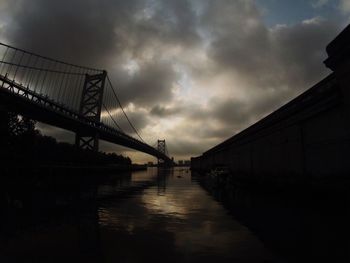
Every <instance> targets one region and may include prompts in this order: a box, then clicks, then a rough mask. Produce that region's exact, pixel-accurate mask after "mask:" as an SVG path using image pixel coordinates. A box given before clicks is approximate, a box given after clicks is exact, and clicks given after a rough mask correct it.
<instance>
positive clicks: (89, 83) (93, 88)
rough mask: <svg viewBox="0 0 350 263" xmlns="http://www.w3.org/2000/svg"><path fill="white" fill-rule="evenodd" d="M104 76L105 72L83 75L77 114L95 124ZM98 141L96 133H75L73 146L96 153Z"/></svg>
mask: <svg viewBox="0 0 350 263" xmlns="http://www.w3.org/2000/svg"><path fill="white" fill-rule="evenodd" d="M106 76H107V72H106V71H103V73H102V74H97V75H89V74H86V75H85V82H84V87H83V92H82V98H81V102H80V108H79V113H80V114H81V115H83V116H84V117H86V118H88V119H91V120H92V121H95V122H99V121H100V120H101V109H102V99H103V91H104V86H105V80H106ZM98 141H99V135H98V133H89V132H86V131H77V133H76V136H75V145H76V146H77V147H78V148H81V149H89V150H93V151H98V146H99V143H98Z"/></svg>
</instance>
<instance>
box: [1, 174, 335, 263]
mask: <svg viewBox="0 0 350 263" xmlns="http://www.w3.org/2000/svg"><path fill="white" fill-rule="evenodd" d="M111 178H112V179H110V180H108V182H105V183H101V184H99V185H98V187H97V188H96V189H93V190H92V192H94V200H92V201H91V200H90V201H84V202H77V203H76V204H75V205H73V206H70V208H69V209H66V208H64V209H61V210H62V211H56V210H57V209H55V211H54V212H52V211H51V212H50V216H49V217H45V216H43V215H42V214H45V213H48V212H47V211H37V210H35V212H34V210H33V211H32V210H30V211H29V212H28V211H27V212H26V213H23V212H21V213H18V214H16V215H15V216H12V217H10V219H8V220H7V223H6V224H7V226H8V227H3V228H2V230H1V232H0V245H1V246H0V262H2V263H3V262H4V263H7V262H11V263H12V262H16V263H17V262H26V263H27V262H36V263H37V262H45V263H46V262H94V263H95V262H237V263H240V262H242V263H243V262H244V263H248V262H257V263H258V262H259V263H263V262H265V263H267V262H271V263H272V262H302V261H303V260H301V258H303V257H302V256H300V255H301V254H302V253H303V249H304V248H305V246H303V245H302V243H303V242H302V241H303V240H304V243H305V242H308V241H307V240H306V239H305V237H306V235H305V233H306V232H305V230H306V229H305V224H304V222H303V221H302V218H303V216H304V215H303V214H302V212H300V211H299V212H298V213H296V212H295V211H296V210H295V209H289V208H288V206H285V205H282V206H280V208H277V209H276V206H275V205H270V204H271V202H268V201H266V200H265V199H269V197H266V198H265V199H264V200H263V199H262V198H260V197H259V198H246V196H247V195H244V194H242V193H241V192H240V193H238V192H237V191H236V192H235V193H234V195H235V197H234V198H235V200H241V201H240V205H236V206H233V205H232V202H228V201H227V198H228V197H227V196H226V197H225V198H224V197H223V196H222V193H218V192H216V193H215V191H214V192H213V191H210V190H208V189H205V187H203V183H202V182H199V181H198V180H197V179H196V177H194V176H191V171H190V170H189V169H188V168H174V169H171V170H159V171H158V170H157V168H148V170H147V171H138V172H133V173H132V174H128V175H118V176H112V177H111ZM84 191H85V190H84ZM84 191H82V192H84ZM85 194H86V195H91V191H90V192H89V191H85ZM81 195H84V193H81ZM239 196H245V197H239ZM270 199H275V198H270ZM242 200H243V201H242ZM257 200H258V201H257ZM242 204H244V205H242ZM247 207H248V208H249V209H248V211H249V213H246V211H247V209H246V208H247ZM254 207H255V208H254ZM234 208H236V209H234ZM256 211H258V212H256ZM28 214H29V216H28ZM34 214H35V215H34ZM21 218H22V219H23V218H24V219H23V220H20V219H21ZM28 218H30V219H28ZM14 221H19V222H21V223H18V222H17V223H14ZM23 221H24V222H25V223H23ZM29 221H30V222H32V223H28V222H29ZM33 221H34V224H33ZM257 222H258V223H257ZM4 224H5V223H4V222H2V225H3V226H4ZM6 224H5V225H6ZM286 226H287V227H286ZM307 230H308V229H307ZM325 233H326V232H325ZM293 235H294V236H293ZM298 250H300V251H298ZM308 250H311V248H308ZM293 257H296V258H293ZM334 262H335V261H334Z"/></svg>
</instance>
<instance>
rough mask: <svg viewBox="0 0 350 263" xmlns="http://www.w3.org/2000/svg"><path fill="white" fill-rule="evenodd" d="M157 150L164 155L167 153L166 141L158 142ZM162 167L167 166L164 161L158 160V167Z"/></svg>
mask: <svg viewBox="0 0 350 263" xmlns="http://www.w3.org/2000/svg"><path fill="white" fill-rule="evenodd" d="M157 149H158V151H159V152H161V153H163V154H166V153H167V148H166V143H165V140H158V144H157ZM162 166H165V162H164V160H163V159H159V158H158V167H162Z"/></svg>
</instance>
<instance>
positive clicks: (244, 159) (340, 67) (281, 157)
mask: <svg viewBox="0 0 350 263" xmlns="http://www.w3.org/2000/svg"><path fill="white" fill-rule="evenodd" d="M340 35H343V36H345V37H339V36H338V37H337V38H336V39H335V40H334V41H333V42H332V43H331V44H330V45H329V46H332V45H333V46H334V45H335V44H334V43H335V42H336V44H337V45H335V46H336V47H337V48H333V49H331V52H330V51H329V47H327V51H328V54H329V59H328V60H327V61H326V65H327V66H328V67H330V68H331V69H333V70H334V73H333V74H331V75H330V76H328V77H327V78H325V79H324V80H322V81H321V82H319V83H318V84H317V85H315V86H314V87H312V88H311V89H309V90H308V91H306V92H305V93H303V94H302V95H300V96H299V97H297V98H296V99H294V100H292V101H291V102H289V103H287V104H286V105H284V106H283V107H281V108H280V109H278V110H277V111H275V112H274V113H272V114H270V115H269V116H267V117H266V118H264V119H262V120H261V121H259V122H257V123H256V124H254V125H252V126H251V127H249V128H248V129H246V130H244V131H242V132H241V133H239V134H237V135H235V136H233V137H231V138H229V139H228V140H226V141H224V142H223V143H221V144H219V145H217V146H215V147H214V148H212V149H210V150H208V151H206V152H205V153H203V155H201V156H199V157H195V158H192V160H191V161H192V169H195V170H202V171H208V170H210V169H213V168H214V167H217V166H227V167H229V168H230V170H231V171H232V172H233V173H234V174H236V175H237V176H244V177H247V178H249V177H252V178H254V179H255V180H256V179H266V178H269V179H273V180H281V181H299V180H305V179H310V178H322V177H329V176H334V175H339V176H348V175H350V77H349V76H350V48H349V52H347V53H346V54H344V48H343V47H342V45H345V47H346V48H347V46H349V47H350V29H349V27H348V28H346V29H345V30H344V31H343V32H342V33H341V34H340ZM339 39H340V40H339ZM344 39H345V40H344ZM332 52H333V53H332ZM339 52H342V53H341V54H339ZM345 58H346V59H345ZM339 61H341V62H339Z"/></svg>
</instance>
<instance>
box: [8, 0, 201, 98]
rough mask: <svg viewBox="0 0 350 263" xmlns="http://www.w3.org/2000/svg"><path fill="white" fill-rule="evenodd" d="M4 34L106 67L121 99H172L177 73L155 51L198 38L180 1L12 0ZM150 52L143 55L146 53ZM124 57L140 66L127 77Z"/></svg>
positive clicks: (56, 54) (56, 55)
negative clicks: (10, 18) (116, 85)
mask: <svg viewBox="0 0 350 263" xmlns="http://www.w3.org/2000/svg"><path fill="white" fill-rule="evenodd" d="M15 2H16V4H14V5H13V6H12V8H11V12H12V17H13V20H12V22H11V23H10V24H8V25H7V27H6V37H7V39H8V40H9V41H10V42H11V43H12V44H14V45H16V46H19V47H23V48H25V49H29V50H32V51H35V52H37V53H40V54H44V55H47V56H51V57H54V58H59V59H61V60H66V61H69V62H73V63H77V64H83V65H87V66H91V67H97V68H103V69H110V68H111V67H113V70H109V73H110V74H111V75H112V77H113V76H115V78H118V82H117V83H118V84H122V85H119V88H120V90H119V93H120V95H121V97H122V98H123V99H124V102H125V103H128V102H137V103H141V104H153V103H154V102H156V101H157V100H162V99H163V98H164V99H166V100H170V99H171V88H172V83H173V82H174V81H175V79H176V75H177V73H176V72H175V71H174V69H173V67H172V63H171V62H169V61H164V60H163V59H161V56H159V54H158V53H157V52H165V50H161V49H162V48H163V47H164V46H166V45H171V46H184V45H185V46H187V45H189V46H191V45H194V44H195V43H196V42H198V41H199V38H198V36H197V35H196V32H195V28H194V26H193V24H194V20H195V16H194V13H193V10H192V7H191V5H190V4H189V2H188V1H186V0H181V1H140V0H128V1H124V0H123V1H121V0H101V1H94V0H89V1H86V0H74V1H68V0H62V1H47V0H34V1H24V0H23V1H19V0H17V1H15ZM149 51H151V52H153V53H152V54H150V55H148V56H150V57H149V58H147V59H145V58H144V56H145V54H146V53H150V52H149ZM128 60H134V61H136V62H138V63H139V64H141V65H140V67H139V69H138V72H137V74H134V75H133V76H132V77H126V75H127V72H126V70H125V69H124V68H123V67H122V66H123V63H127V62H128Z"/></svg>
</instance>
